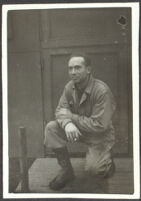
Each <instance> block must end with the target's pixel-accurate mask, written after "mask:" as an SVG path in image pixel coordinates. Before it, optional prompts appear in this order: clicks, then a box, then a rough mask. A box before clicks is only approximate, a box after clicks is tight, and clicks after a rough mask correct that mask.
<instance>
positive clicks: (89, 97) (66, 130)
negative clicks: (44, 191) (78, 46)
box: [44, 54, 115, 190]
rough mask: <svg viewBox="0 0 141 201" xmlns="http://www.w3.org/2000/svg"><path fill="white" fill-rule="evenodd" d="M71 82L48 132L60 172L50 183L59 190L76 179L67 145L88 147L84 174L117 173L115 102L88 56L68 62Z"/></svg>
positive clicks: (72, 57)
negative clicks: (115, 161) (94, 73)
mask: <svg viewBox="0 0 141 201" xmlns="http://www.w3.org/2000/svg"><path fill="white" fill-rule="evenodd" d="M68 72H69V76H70V79H71V81H70V82H68V84H66V86H65V88H64V91H63V94H62V96H61V98H60V101H59V103H58V106H57V109H56V112H55V117H56V119H55V121H51V122H49V123H48V124H47V126H46V128H45V141H44V143H45V145H46V146H47V147H49V148H51V149H52V150H53V151H54V153H55V154H56V157H57V160H58V163H59V165H60V166H61V171H60V172H59V174H58V175H57V176H56V177H55V178H54V179H53V180H52V181H51V182H50V188H51V189H53V190H59V189H61V188H63V187H64V186H65V185H66V184H67V183H68V182H70V181H72V180H73V179H74V177H75V176H74V172H73V168H72V165H71V162H70V159H69V154H68V150H67V147H66V145H67V142H72V143H73V142H76V141H80V142H83V143H85V144H87V146H88V152H87V154H86V166H85V170H86V171H87V172H90V173H91V174H92V175H99V176H103V177H107V176H109V175H110V174H111V172H113V170H114V163H113V159H112V156H111V149H112V147H113V145H114V141H115V135H114V128H113V125H112V116H113V113H114V111H115V101H114V98H113V95H112V92H111V90H110V88H109V87H108V86H107V85H106V84H105V83H104V82H102V81H100V80H98V79H95V78H94V77H93V76H92V74H91V61H90V59H89V57H88V56H86V55H81V54H75V55H72V56H71V57H70V59H69V62H68Z"/></svg>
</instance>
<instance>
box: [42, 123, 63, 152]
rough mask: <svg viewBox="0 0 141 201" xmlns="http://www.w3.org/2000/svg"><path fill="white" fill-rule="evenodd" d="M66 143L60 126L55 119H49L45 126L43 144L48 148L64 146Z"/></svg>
mask: <svg viewBox="0 0 141 201" xmlns="http://www.w3.org/2000/svg"><path fill="white" fill-rule="evenodd" d="M65 143H66V139H65V135H64V131H63V129H61V128H60V126H59V125H58V123H57V122H56V121H50V122H49V123H48V124H47V125H46V127H45V139H44V144H45V145H46V147H48V148H53V149H56V148H60V147H64V146H65Z"/></svg>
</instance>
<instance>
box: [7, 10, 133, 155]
mask: <svg viewBox="0 0 141 201" xmlns="http://www.w3.org/2000/svg"><path fill="white" fill-rule="evenodd" d="M130 17H131V13H130V9H128V8H120V9H119V8H99V9H98V8H97V9H67V10H66V9H57V10H34V11H12V12H11V13H9V17H8V22H9V23H8V30H9V32H8V33H9V36H8V37H9V39H8V51H9V57H8V59H9V65H8V70H9V71H8V74H9V79H8V80H9V85H8V86H9V142H10V146H9V147H10V149H9V154H10V156H16V155H17V150H18V148H17V147H18V136H17V129H18V127H19V126H20V125H22V124H23V125H25V126H26V127H27V134H28V154H29V156H30V155H31V156H36V157H39V156H42V155H43V149H42V148H43V137H44V133H43V130H44V126H45V124H46V123H47V122H48V121H50V120H52V119H53V118H54V110H55V108H56V105H57V102H58V100H59V97H60V95H61V93H62V90H63V88H64V85H65V83H66V82H67V81H68V80H69V78H68V74H67V61H68V58H69V56H70V54H71V53H72V52H75V51H82V52H86V53H87V54H89V56H90V57H91V59H92V67H93V75H94V76H95V77H96V78H99V79H101V80H103V81H105V82H106V83H107V84H108V85H109V86H110V88H111V89H112V92H113V94H114V95H115V98H116V102H117V112H116V114H115V117H114V125H115V127H116V146H115V152H116V153H119V154H129V152H130V153H131V152H132V108H131V93H132V92H131V24H130V21H131V19H130ZM80 146H81V147H80ZM69 148H70V150H73V151H75V152H79V151H80V150H81V151H83V150H84V149H83V147H82V145H77V146H76V145H75V146H70V145H69Z"/></svg>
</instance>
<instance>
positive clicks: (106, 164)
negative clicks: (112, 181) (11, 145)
mask: <svg viewBox="0 0 141 201" xmlns="http://www.w3.org/2000/svg"><path fill="white" fill-rule="evenodd" d="M79 141H80V142H82V143H85V144H86V145H87V147H88V151H87V153H86V159H85V160H86V162H85V171H87V172H89V173H91V174H93V175H101V176H104V175H106V174H107V173H108V171H109V170H110V167H111V165H112V157H111V149H112V147H113V145H114V139H113V140H110V141H108V138H106V137H105V139H104V138H103V136H102V135H98V136H96V135H94V134H92V133H84V134H83V135H82V137H80V138H79ZM67 143H68V140H67V137H66V134H65V131H64V130H63V129H62V128H61V127H60V125H59V124H58V123H57V121H51V122H49V123H48V124H47V125H46V128H45V139H44V144H45V146H46V147H48V148H51V149H57V148H63V147H66V146H67Z"/></svg>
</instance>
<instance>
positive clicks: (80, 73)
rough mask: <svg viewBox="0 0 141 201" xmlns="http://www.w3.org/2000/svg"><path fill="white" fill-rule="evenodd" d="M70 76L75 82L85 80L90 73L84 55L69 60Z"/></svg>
mask: <svg viewBox="0 0 141 201" xmlns="http://www.w3.org/2000/svg"><path fill="white" fill-rule="evenodd" d="M68 68H69V76H70V78H71V80H73V82H74V83H76V84H78V83H81V82H83V81H84V80H85V79H86V78H87V76H88V74H89V73H90V69H89V67H87V66H86V65H85V60H84V58H83V57H72V58H71V59H70V60H69V62H68Z"/></svg>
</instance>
